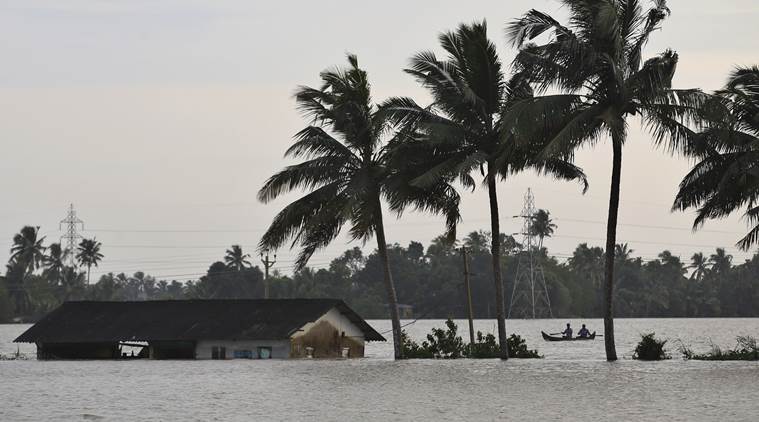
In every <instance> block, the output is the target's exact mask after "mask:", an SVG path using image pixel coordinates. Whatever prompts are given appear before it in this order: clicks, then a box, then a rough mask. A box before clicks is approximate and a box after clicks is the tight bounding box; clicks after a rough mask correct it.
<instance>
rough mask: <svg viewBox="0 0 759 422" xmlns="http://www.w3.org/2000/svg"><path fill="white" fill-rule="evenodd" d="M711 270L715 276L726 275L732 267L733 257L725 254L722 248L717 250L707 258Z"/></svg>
mask: <svg viewBox="0 0 759 422" xmlns="http://www.w3.org/2000/svg"><path fill="white" fill-rule="evenodd" d="M709 263H710V264H711V269H712V271H714V272H715V273H717V274H722V273H726V272H728V271H729V270H730V268H732V266H733V256H732V255H729V254H727V253H726V252H725V249H724V248H717V249H716V250H715V252H714V253H713V254H712V255H711V256H710V257H709Z"/></svg>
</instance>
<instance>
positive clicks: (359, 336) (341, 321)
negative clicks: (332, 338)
mask: <svg viewBox="0 0 759 422" xmlns="http://www.w3.org/2000/svg"><path fill="white" fill-rule="evenodd" d="M322 321H326V322H329V323H330V324H332V326H333V327H335V328H337V330H338V331H341V332H345V336H346V337H352V338H353V339H354V340H357V341H360V342H362V343H363V341H364V332H363V331H361V329H360V328H358V326H356V324H354V323H353V322H351V320H349V319H348V318H347V317H346V316H345V315H343V314H342V313H341V312H340V311H338V310H337V308H332V309H330V310H329V311H328V312H327V313H325V314H324V315H322V316H321V317H319V319H317V320H316V321H314V322H309V323H308V324H306V325H304V326H303V328H301V330H299V331H296V332H295V333H293V337H298V336H302V335H304V334H306V333H307V332H308V330H309V329H310V328H311V327H313V326H314V325H316V324H318V323H319V322H322Z"/></svg>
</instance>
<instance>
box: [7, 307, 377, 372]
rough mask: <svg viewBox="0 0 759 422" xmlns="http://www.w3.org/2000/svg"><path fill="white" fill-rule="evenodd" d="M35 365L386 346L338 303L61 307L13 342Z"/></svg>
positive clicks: (345, 352) (340, 353) (312, 353)
mask: <svg viewBox="0 0 759 422" xmlns="http://www.w3.org/2000/svg"><path fill="white" fill-rule="evenodd" d="M14 341H15V342H17V343H19V342H20V343H35V344H36V345H37V358H38V359H118V358H121V357H126V354H125V353H124V352H122V350H123V348H124V347H125V346H130V347H137V348H139V349H138V350H141V351H140V352H139V353H138V354H137V356H136V357H143V358H151V359H234V358H247V359H268V358H278V359H281V358H304V357H314V358H332V357H363V356H364V345H365V343H366V342H367V341H385V338H384V337H382V335H380V334H379V333H378V332H377V331H375V330H374V329H373V328H372V327H371V326H370V325H369V324H367V323H366V321H364V320H363V319H362V318H361V317H360V316H359V315H358V314H356V313H355V312H354V311H353V310H351V309H350V308H349V307H348V306H347V305H346V304H345V302H343V301H342V300H338V299H250V300H246V299H239V300H238V299H235V300H167V301H145V302H88V301H82V302H66V303H64V304H62V305H61V306H60V307H58V308H57V309H55V310H54V311H52V312H51V313H49V314H48V315H46V316H45V317H44V318H42V319H41V320H40V321H39V322H37V323H36V324H34V325H33V326H32V327H30V328H29V329H28V330H26V331H25V332H24V333H23V334H21V335H20V336H19V337H18V338H17V339H16V340H14Z"/></svg>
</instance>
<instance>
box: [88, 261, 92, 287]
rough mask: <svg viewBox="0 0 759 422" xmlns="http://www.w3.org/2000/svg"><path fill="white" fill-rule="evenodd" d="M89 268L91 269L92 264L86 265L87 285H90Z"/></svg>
mask: <svg viewBox="0 0 759 422" xmlns="http://www.w3.org/2000/svg"><path fill="white" fill-rule="evenodd" d="M90 270H92V265H88V266H87V285H88V286H89V285H90Z"/></svg>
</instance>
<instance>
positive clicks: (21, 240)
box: [10, 226, 45, 272]
mask: <svg viewBox="0 0 759 422" xmlns="http://www.w3.org/2000/svg"><path fill="white" fill-rule="evenodd" d="M39 230H40V228H39V227H32V226H25V227H23V228H22V229H21V231H20V232H19V233H18V234H16V235H15V236H13V246H11V258H10V261H11V262H15V263H17V264H18V265H20V266H21V267H22V268H23V269H24V271H25V272H32V271H34V270H36V269H37V268H39V267H40V265H41V264H42V262H43V260H44V258H45V247H44V246H43V245H42V242H44V241H45V237H44V236H43V237H41V238H40V237H39Z"/></svg>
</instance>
